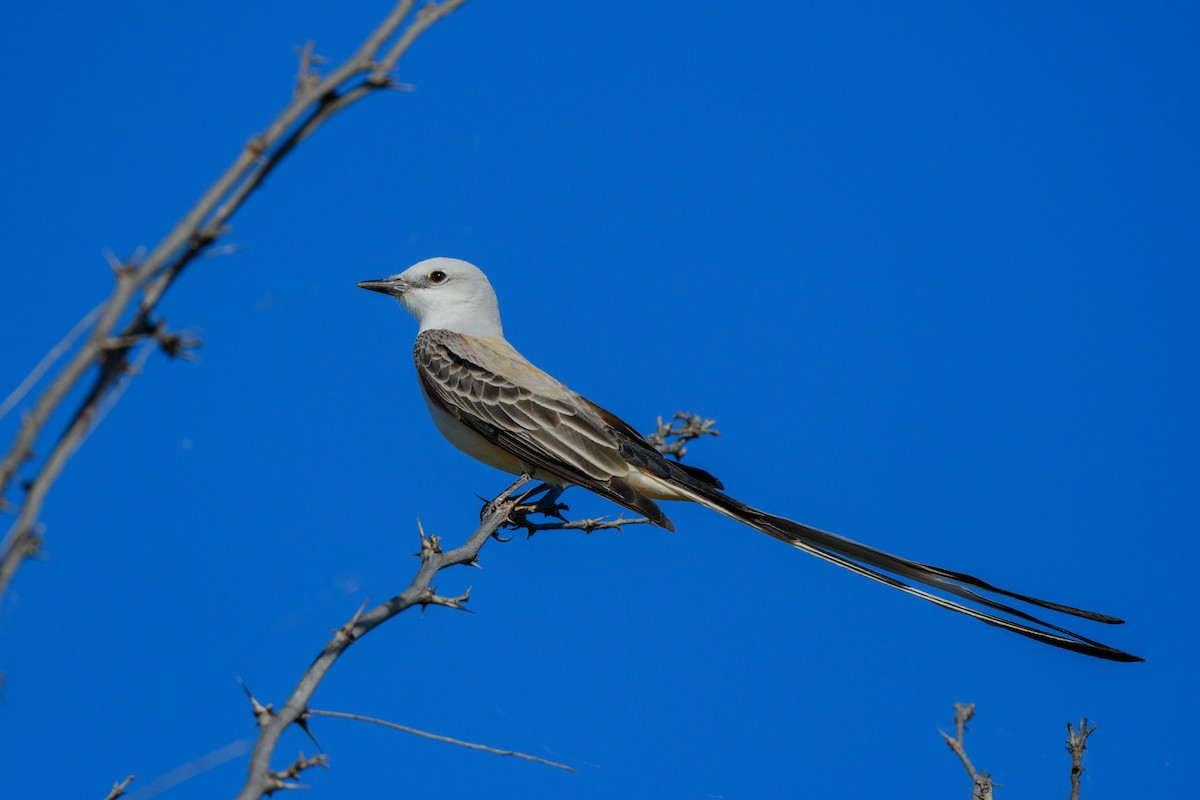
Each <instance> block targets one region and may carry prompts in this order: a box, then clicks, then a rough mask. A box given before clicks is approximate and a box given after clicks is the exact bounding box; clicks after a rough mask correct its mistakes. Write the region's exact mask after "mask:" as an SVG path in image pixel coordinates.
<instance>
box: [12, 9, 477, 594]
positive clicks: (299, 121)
mask: <svg viewBox="0 0 1200 800" xmlns="http://www.w3.org/2000/svg"><path fill="white" fill-rule="evenodd" d="M464 2H465V0H444V2H441V3H438V2H430V3H427V4H426V5H424V6H423V7H422V8H421V9H420V10H419V11H417V12H416V13H415V14H412V13H411V12H412V9H413V5H414V3H413V0H400V2H397V3H396V5H395V6H393V8H392V10H391V11H390V12H389V13H388V15H387V17H386V18H385V19H384V21H383V22H382V23H380V25H379V26H378V27H377V28H376V29H375V30H374V31H372V32H371V34H370V35H368V36H367V38H366V40H365V41H364V42H363V44H362V45H361V46H360V47H359V49H358V50H357V51H356V52H355V53H354V55H353V56H351V57H350V58H349V59H347V60H346V61H345V62H343V63H342V64H340V65H339V66H338V67H336V68H335V69H333V70H332V71H331V72H330V73H329V74H328V75H327V76H325V77H323V78H322V77H321V76H320V75H319V74H317V73H316V71H315V70H314V66H315V65H317V64H318V63H320V60H319V57H318V56H316V55H315V54H314V49H313V48H312V47H309V46H306V47H305V48H304V50H302V51H301V53H300V67H299V70H300V74H299V77H298V79H297V84H298V85H297V87H296V90H295V92H294V94H293V97H292V99H291V102H289V103H288V104H287V105H286V106H285V107H284V108H283V110H282V111H280V112H279V114H278V115H277V116H276V117H275V119H274V120H273V121H272V122H271V124H270V125H268V126H267V128H266V130H264V131H263V132H262V133H260V134H258V135H257V136H254V137H252V138H251V139H250V140H249V142H248V143H247V144H246V146H245V147H244V148H243V150H242V152H241V153H240V154H239V155H238V156H237V157H236V158H235V159H234V160H233V163H231V164H230V165H229V167H227V168H226V170H225V172H224V173H222V174H221V176H220V177H219V178H218V179H217V180H216V181H215V182H214V183H213V184H212V185H211V186H210V187H209V188H208V189H207V190H206V191H205V192H204V194H203V195H202V196H201V197H200V199H199V200H198V201H197V203H196V204H195V205H194V206H193V207H192V208H191V210H189V211H188V212H187V213H186V214H185V215H184V216H183V218H182V219H180V221H179V222H178V223H176V225H175V227H174V228H173V229H172V230H171V232H170V233H169V234H167V236H166V237H164V238H163V239H162V240H161V241H160V242H159V243H158V244H157V245H155V246H154V247H153V248H152V249H151V250H150V251H149V253H148V254H146V255H145V257H144V258H143V257H142V256H141V254H140V253H139V254H138V256H136V257H135V258H133V259H130V260H128V261H126V262H121V261H119V260H118V259H117V258H116V257H115V256H112V255H111V254H109V255H108V256H107V258H108V261H109V263H110V266H111V267H112V269H113V275H114V277H115V281H116V283H115V286H114V288H113V290H112V293H111V294H110V295H109V297H108V299H107V300H105V301H104V302H103V303H101V305H100V306H99V307H98V309H97V310H96V311H95V312H93V313H92V314H90V315H88V317H86V318H85V322H82V323H80V324H79V325H77V326H76V330H73V331H72V332H70V333H69V334H68V335H67V336H66V337H65V338H64V340H63V342H62V343H60V344H59V345H58V346H56V347H55V348H54V349H52V350H51V356H48V357H47V359H43V362H42V363H40V364H38V366H36V367H35V368H34V370H33V371H32V372H31V373H30V376H29V377H27V378H26V379H25V380H24V381H23V382H22V383H21V385H20V386H18V387H17V390H16V391H15V392H14V393H13V395H12V396H11V397H10V400H6V401H5V406H6V407H8V406H15V405H16V404H17V403H19V402H20V398H21V397H22V396H24V394H25V393H26V392H27V391H29V387H32V386H33V385H34V384H36V383H37V381H38V380H39V379H40V377H41V376H42V375H43V374H44V373H45V371H46V370H47V369H48V368H49V365H50V364H51V363H53V361H54V360H55V359H57V358H59V357H60V356H62V355H64V354H65V353H66V352H67V351H68V350H69V349H70V347H71V346H72V343H73V342H74V341H75V339H76V338H77V337H78V336H79V335H80V334H82V332H83V330H85V329H87V328H88V327H89V326H90V328H91V330H90V332H89V333H88V336H87V338H86V340H85V341H84V342H83V344H82V345H80V346H79V347H78V348H77V349H76V350H75V351H74V353H73V354H72V355H71V356H70V358H68V359H67V361H66V363H65V364H64V366H63V367H62V369H61V370H60V371H59V372H58V374H57V375H56V376H55V377H54V379H53V380H52V381H51V382H50V383H49V385H48V386H47V387H46V388H45V389H44V390H43V391H42V393H41V394H40V395H39V396H38V397H37V399H36V401H35V402H34V404H33V407H32V408H31V409H30V410H29V411H28V412H27V413H26V414H25V415H24V417H23V419H22V422H21V425H20V428H19V429H18V431H17V435H16V438H15V439H14V441H13V443H12V445H11V447H10V448H9V449H8V452H7V453H6V454H5V455H4V457H3V458H2V459H0V505H3V497H4V493H5V492H6V491H7V489H8V487H9V486H11V485H12V481H13V478H14V477H15V475H16V474H17V471H18V470H19V469H20V468H21V467H22V465H24V464H25V463H26V462H27V461H29V460H31V459H32V458H33V456H34V448H35V445H36V444H37V442H38V440H39V439H40V438H41V437H42V435H43V433H44V431H45V429H46V427H47V425H48V424H49V422H50V420H51V418H52V416H53V415H54V414H55V413H56V412H57V411H58V410H59V408H60V406H61V405H62V402H63V401H64V400H65V399H66V397H67V396H68V395H69V394H71V393H72V392H73V391H74V390H75V389H76V388H77V387H78V386H79V385H80V384H81V383H82V382H83V381H84V376H85V375H86V374H87V373H88V371H89V370H90V369H91V368H92V367H93V366H95V367H98V370H97V372H96V375H95V377H94V378H93V380H92V382H91V386H90V388H89V389H88V391H87V393H86V398H85V400H84V402H83V403H82V404H81V405H80V407H79V408H78V409H77V410H76V411H75V413H74V415H73V416H72V417H71V418H70V419H69V420H68V422H67V424H66V426H65V429H64V431H63V433H62V434H61V435H60V436H59V438H58V440H57V441H56V442H55V444H54V446H53V447H52V448H51V450H50V453H49V455H48V456H47V457H46V459H45V460H44V461H43V462H41V463H40V464H39V465H38V468H37V470H36V472H35V474H34V476H33V477H32V479H31V480H30V481H29V488H28V490H27V492H26V494H25V496H24V498H23V500H22V502H21V503H20V504H19V510H18V512H17V519H16V521H15V522H14V523H13V525H12V526H11V527H10V529H9V531H8V533H7V534H6V536H5V539H4V541H3V543H2V544H0V596H2V595H3V593H4V591H5V590H6V589H7V587H8V584H9V582H10V581H11V579H12V577H13V575H14V574H15V573H16V571H17V569H18V568H19V567H20V565H21V563H22V562H23V561H24V560H25V559H26V558H28V557H30V556H32V555H34V554H36V553H37V552H38V550H39V549H40V547H41V536H40V534H39V533H38V522H37V520H38V517H39V516H40V513H41V507H42V504H43V503H44V501H45V498H46V495H47V493H48V492H49V490H50V488H51V486H52V485H53V484H54V482H55V481H56V480H57V478H58V476H59V475H60V474H61V472H62V470H63V468H64V467H65V465H66V463H67V461H68V460H69V459H70V458H71V456H72V455H73V454H74V452H75V449H76V448H77V447H78V446H79V445H80V443H81V442H82V441H83V439H84V438H85V436H86V434H87V432H88V431H89V430H90V429H91V428H93V427H94V423H95V419H96V418H97V417H98V416H102V414H101V415H98V414H97V410H98V409H103V408H107V407H111V404H109V405H108V406H106V405H105V402H104V401H105V399H106V398H107V397H110V396H111V395H113V394H114V393H115V391H116V390H117V387H118V385H119V384H120V383H121V382H122V378H123V377H124V376H126V375H128V374H129V367H130V364H129V360H128V352H129V350H130V349H132V348H134V347H136V346H137V344H138V343H139V342H141V341H144V340H146V339H155V340H156V341H158V342H159V344H160V345H161V346H162V348H163V349H164V351H165V352H167V354H168V355H181V356H184V357H186V353H187V352H189V350H190V349H191V347H193V346H194V343H193V342H191V340H186V339H181V338H178V337H177V336H176V337H175V338H171V337H168V336H166V335H164V334H163V333H162V331H163V330H164V328H163V327H162V324H161V321H160V320H157V319H155V314H156V311H157V307H158V304H159V301H160V300H161V299H162V297H163V295H164V294H165V293H166V291H167V289H168V288H170V287H171V285H172V284H173V283H174V282H175V280H176V279H177V278H178V277H179V276H180V274H181V273H182V272H183V271H184V269H186V268H187V266H188V265H190V264H191V263H192V262H193V261H194V260H195V259H196V258H197V257H198V256H201V255H204V254H206V253H207V252H212V250H213V245H214V243H215V242H217V241H218V240H219V239H220V238H221V237H222V236H225V235H226V234H227V233H228V228H227V223H228V221H229V220H230V219H231V218H232V217H233V215H234V213H236V212H237V211H238V210H239V209H240V208H241V207H242V205H243V203H244V202H245V201H246V199H247V198H248V197H249V196H250V195H251V194H253V193H254V191H255V190H257V189H258V188H259V187H260V186H261V185H262V182H263V180H264V179H265V178H266V177H267V175H269V174H270V172H271V171H272V170H273V169H274V168H275V167H276V166H277V165H278V164H279V163H280V162H281V161H282V160H283V159H284V158H286V157H287V155H288V154H289V153H291V151H292V150H293V149H294V148H295V147H296V146H297V145H298V144H300V143H301V142H302V141H304V139H305V138H307V137H308V136H309V135H310V134H311V133H312V132H313V131H315V130H316V129H317V128H318V127H320V126H321V125H322V124H324V123H325V122H326V121H328V120H329V118H330V117H332V116H333V115H334V114H336V113H337V112H338V111H340V110H342V109H345V108H347V107H349V106H350V105H352V104H353V103H355V102H357V101H358V100H361V99H362V98H364V97H366V96H367V95H368V94H371V93H372V92H374V91H376V90H379V89H387V88H389V87H390V86H391V85H392V84H391V78H390V77H389V73H390V71H391V70H393V69H394V68H395V66H396V64H397V62H398V61H399V59H400V58H401V57H402V56H403V55H404V54H405V53H406V52H407V51H408V50H409V48H410V47H411V46H412V44H413V42H415V41H416V39H417V38H418V37H420V36H421V35H422V34H423V33H424V32H425V31H426V30H428V29H429V28H430V26H432V25H433V24H434V23H436V22H437V21H438V20H440V19H443V18H444V17H446V16H447V15H449V14H450V13H452V12H453V11H454V10H455V9H457V8H459V7H460V6H461V5H463V3H464ZM406 20H407V21H408V25H407V27H405V21H406ZM392 39H395V41H394V42H393V43H392V44H391V45H390V46H388V44H387V43H388V42H389V40H392ZM385 47H388V49H387V51H386V55H385V56H384V57H383V58H382V59H379V53H380V52H381V51H383V49H384V48H385ZM122 320H125V321H124V324H123V325H122ZM118 326H120V327H118ZM114 399H115V398H114Z"/></svg>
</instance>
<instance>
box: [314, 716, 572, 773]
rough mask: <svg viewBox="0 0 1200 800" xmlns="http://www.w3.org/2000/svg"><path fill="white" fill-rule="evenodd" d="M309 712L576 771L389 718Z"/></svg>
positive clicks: (529, 756) (543, 760)
mask: <svg viewBox="0 0 1200 800" xmlns="http://www.w3.org/2000/svg"><path fill="white" fill-rule="evenodd" d="M308 714H309V716H318V717H337V718H339V719H354V720H358V721H359V722H370V723H372V724H374V725H382V726H383V727H385V728H391V729H393V730H397V731H403V732H404V733H411V734H413V735H414V736H423V737H425V738H426V739H432V740H434V741H435V742H446V743H447V744H454V745H458V746H459V747H468V748H470V749H472V750H482V751H483V752H485V753H492V754H494V755H498V756H513V757H515V758H523V759H525V760H526V761H535V762H537V763H538V764H545V765H546V766H549V767H556V768H558V769H564V770H566V771H567V772H574V771H575V770H574V768H572V767H569V766H567V765H566V764H559V763H558V762H557V761H547V760H546V759H544V758H538V757H537V756H531V755H527V754H526V753H518V752H517V751H516V750H499V749H497V748H495V747H488V746H487V745H485V744H477V743H475V742H464V741H463V740H462V739H452V738H450V737H449V736H439V735H438V734H436V733H429V732H428V731H423V730H419V729H417V728H410V727H408V726H407V725H399V724H397V723H395V722H388V721H387V720H383V719H375V718H374V717H364V716H362V715H360V714H347V713H346V712H344V711H318V710H317V709H315V708H310V709H309V710H308Z"/></svg>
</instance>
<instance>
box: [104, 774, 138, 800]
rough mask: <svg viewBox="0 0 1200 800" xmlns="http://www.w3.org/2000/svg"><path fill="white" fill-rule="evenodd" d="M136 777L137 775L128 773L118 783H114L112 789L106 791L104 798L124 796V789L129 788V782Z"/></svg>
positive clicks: (111, 798)
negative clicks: (128, 774) (106, 794)
mask: <svg viewBox="0 0 1200 800" xmlns="http://www.w3.org/2000/svg"><path fill="white" fill-rule="evenodd" d="M136 777H137V775H130V776H129V777H127V778H126V779H125V780H123V781H121V782H120V783H114V784H113V788H112V791H111V792H109V793H108V797H105V798H104V800H117V798H118V797H124V796H125V790H126V789H127V788H129V784H131V783H133V779H134V778H136Z"/></svg>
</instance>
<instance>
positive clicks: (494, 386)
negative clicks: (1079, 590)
mask: <svg viewBox="0 0 1200 800" xmlns="http://www.w3.org/2000/svg"><path fill="white" fill-rule="evenodd" d="M357 285H358V286H359V287H360V288H362V289H367V290H369V291H372V292H379V293H381V294H385V295H390V296H392V297H394V298H396V299H397V300H398V301H399V303H400V304H401V305H403V306H404V307H405V308H406V309H407V310H408V311H409V312H410V313H411V314H412V315H413V316H414V317H415V318H416V320H417V323H418V326H419V330H418V332H417V338H416V343H415V344H414V347H413V360H414V362H415V364H416V371H417V377H418V381H419V384H420V388H421V394H422V396H423V398H424V400H425V405H426V406H427V408H428V410H429V413H430V415H431V416H432V418H433V422H434V424H435V426H436V427H437V429H438V431H440V432H441V434H442V435H443V436H444V437H445V438H446V439H447V440H448V441H449V442H450V443H451V444H452V445H454V446H455V447H456V448H458V449H459V450H461V451H463V452H465V453H467V454H468V455H470V456H473V457H474V458H476V459H478V460H479V461H482V462H483V463H485V464H488V465H489V466H492V467H495V468H497V469H500V470H503V471H505V472H508V473H511V474H514V475H528V476H529V477H530V478H532V479H536V480H539V481H542V482H543V483H544V484H546V485H548V486H549V487H552V488H554V489H555V490H558V491H561V489H563V488H566V487H569V486H580V487H582V488H584V489H588V490H590V491H592V492H594V493H595V494H597V495H600V496H601V497H604V498H607V499H608V500H611V501H612V502H615V503H617V504H618V505H621V506H624V507H625V508H627V509H629V510H631V511H635V512H637V513H639V514H641V515H643V516H645V517H646V518H648V519H649V520H650V521H651V522H652V523H653V524H655V525H658V526H659V527H662V528H665V529H667V530H674V529H675V526H674V524H673V523H672V522H671V521H670V519H668V518H667V516H666V514H664V513H663V511H662V508H661V507H660V506H659V505H658V502H657V501H661V500H681V501H690V502H693V503H698V504H700V505H702V506H704V507H706V508H709V509H711V510H713V511H716V512H717V513H719V514H722V515H724V516H726V517H729V518H731V519H733V520H736V521H737V522H740V523H742V524H744V525H747V526H749V527H751V528H754V529H756V530H758V531H761V532H763V533H765V534H767V535H768V536H771V537H774V538H775V539H779V540H781V541H783V542H785V543H787V544H789V545H791V546H793V547H795V548H796V549H798V550H801V551H804V552H806V553H809V554H811V555H813V556H816V557H817V558H820V559H823V560H825V561H828V562H830V563H833V564H835V565H837V566H839V567H842V568H844V569H848V570H850V571H851V572H854V573H857V574H859V575H862V576H863V577H866V578H870V579H871V580H874V581H878V582H880V583H883V584H885V585H887V586H891V587H892V588H894V589H898V590H900V591H902V592H905V593H907V594H910V595H914V596H916V597H919V598H921V599H923V600H926V601H928V602H930V603H933V604H935V605H938V606H940V607H942V608H945V609H948V610H950V611H954V612H957V613H960V614H966V615H967V616H970V617H973V618H974V619H976V620H979V621H981V622H984V623H987V624H988V625H993V626H995V627H999V628H1002V629H1005V630H1008V631H1011V632H1013V633H1017V634H1020V635H1022V636H1027V637H1029V638H1031V639H1034V640H1036V641H1039V642H1042V643H1044V644H1049V645H1052V646H1055V647H1060V648H1063V649H1066V650H1071V651H1075V652H1078V653H1083V654H1085V655H1088V656H1094V657H1097V658H1102V659H1109V660H1112V661H1122V662H1134V661H1143V660H1144V659H1142V658H1140V657H1138V656H1135V655H1132V654H1130V653H1126V652H1124V651H1122V650H1119V649H1116V648H1114V647H1110V646H1108V645H1105V644H1101V643H1100V642H1097V641H1095V640H1093V639H1090V638H1087V637H1085V636H1082V635H1080V634H1078V633H1074V632H1072V631H1070V630H1067V629H1066V628H1063V627H1059V626H1057V625H1054V624H1051V623H1049V622H1045V621H1043V620H1041V619H1039V618H1038V617H1036V616H1034V615H1033V614H1031V613H1029V612H1027V611H1024V610H1021V609H1020V608H1017V607H1015V606H1013V605H1010V604H1009V603H1008V602H1004V601H1002V600H1000V599H998V598H1004V600H1006V601H1014V600H1015V601H1019V602H1020V603H1024V604H1027V605H1031V606H1035V607H1037V608H1041V609H1045V610H1048V611H1053V612H1056V613H1061V614H1065V615H1069V616H1073V617H1078V618H1082V619H1087V620H1091V621H1094V622H1100V623H1105V624H1110V625H1111V624H1120V623H1122V622H1123V620H1121V619H1118V618H1116V617H1112V616H1109V615H1107V614H1100V613H1097V612H1094V611H1085V610H1082V609H1078V608H1073V607H1071V606H1067V605H1062V604H1060V603H1054V602H1051V601H1048V600H1041V599H1038V598H1036V597H1032V596H1029V595H1024V594H1020V593H1017V592H1013V591H1009V590H1007V589H1002V588H1000V587H998V586H995V585H993V584H991V583H988V582H987V581H984V580H981V579H979V578H976V577H974V576H972V575H968V574H966V573H963V572H957V571H954V570H949V569H945V568H943V567H937V566H933V565H930V564H924V563H920V562H917V561H913V560H910V559H907V558H903V557H901V556H897V555H892V554H891V553H887V552H885V551H883V550H879V549H876V548H874V547H870V546H869V545H865V544H861V543H859V542H857V541H854V540H853V539H849V538H846V537H844V536H840V535H838V534H835V533H830V532H828V531H824V530H821V529H818V528H813V527H810V526H808V525H804V524H802V523H799V522H795V521H793V520H791V519H787V518H785V517H780V516H776V515H774V514H769V513H767V512H765V511H761V510H759V509H757V508H754V507H753V506H750V505H747V504H745V503H743V502H741V501H740V500H737V499H735V498H733V497H732V496H730V495H729V494H726V493H725V491H724V488H725V487H724V486H723V485H722V483H721V482H720V481H719V480H718V479H717V478H715V477H714V476H713V475H711V474H710V473H708V472H706V471H705V470H703V469H699V468H697V467H694V466H691V465H687V464H683V463H681V462H679V461H676V460H672V459H670V458H667V457H666V456H664V455H663V454H662V453H660V452H659V451H658V450H657V449H656V448H655V447H654V446H653V445H652V444H651V443H650V442H649V441H647V440H646V438H645V437H644V436H642V434H640V433H639V432H638V431H637V430H636V429H635V428H634V427H633V426H631V425H629V424H628V423H626V422H625V421H624V420H622V419H621V418H620V417H618V416H617V415H616V414H613V413H612V412H610V411H608V410H606V409H604V408H602V407H601V406H599V405H596V404H595V403H593V402H592V401H590V400H588V399H587V398H585V397H583V396H582V395H580V394H577V393H576V392H574V391H572V390H571V389H569V388H568V387H567V386H565V385H564V384H563V383H561V382H560V381H558V380H556V379H555V378H554V377H553V376H551V375H550V374H548V373H546V372H544V371H542V370H541V369H539V368H538V367H536V366H534V365H533V364H532V363H531V362H530V361H529V360H528V359H526V358H525V357H524V356H522V355H521V354H520V353H519V352H518V351H517V350H516V348H514V347H513V346H512V345H511V344H509V343H508V341H507V340H506V339H505V338H504V331H503V328H502V326H501V322H500V306H499V302H498V300H497V298H496V292H495V290H494V289H493V288H492V285H491V283H490V282H489V281H488V279H487V276H486V275H485V274H484V273H483V271H482V270H480V269H479V268H478V267H476V266H475V265H474V264H471V263H469V262H467V261H463V260H460V259H454V258H443V257H437V258H429V259H425V260H424V261H420V262H418V263H416V264H414V265H413V266H411V267H409V268H408V269H406V270H404V271H403V272H401V273H399V274H397V275H393V276H392V277H390V278H384V279H380V280H367V281H361V282H359V283H358V284H357ZM955 598H957V599H955ZM960 601H967V602H965V603H964V602H960ZM968 603H969V604H970V605H968ZM992 612H998V613H992Z"/></svg>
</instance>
